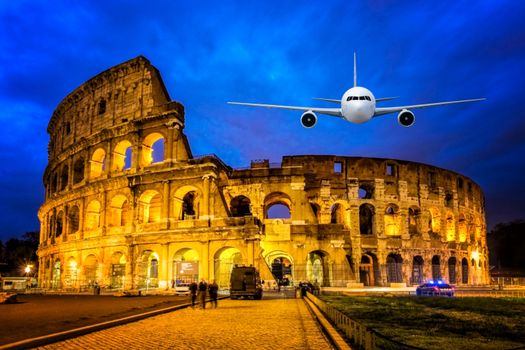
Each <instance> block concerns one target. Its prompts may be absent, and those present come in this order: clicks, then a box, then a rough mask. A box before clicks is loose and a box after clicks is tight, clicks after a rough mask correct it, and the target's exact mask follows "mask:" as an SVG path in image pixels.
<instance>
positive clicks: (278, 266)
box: [271, 256, 293, 286]
mask: <svg viewBox="0 0 525 350" xmlns="http://www.w3.org/2000/svg"><path fill="white" fill-rule="evenodd" d="M271 267H272V275H273V277H274V278H275V280H276V281H277V284H278V285H280V286H288V285H290V284H291V283H292V281H293V273H292V261H291V260H290V258H289V257H288V256H279V257H276V258H274V259H273V260H272V263H271Z"/></svg>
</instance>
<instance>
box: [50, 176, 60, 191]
mask: <svg viewBox="0 0 525 350" xmlns="http://www.w3.org/2000/svg"><path fill="white" fill-rule="evenodd" d="M57 189H58V176H57V174H53V175H51V176H50V178H49V193H50V194H52V193H55V192H56V191H57Z"/></svg>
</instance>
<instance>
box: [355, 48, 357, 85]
mask: <svg viewBox="0 0 525 350" xmlns="http://www.w3.org/2000/svg"><path fill="white" fill-rule="evenodd" d="M356 86H357V68H356V58H355V51H354V87H356Z"/></svg>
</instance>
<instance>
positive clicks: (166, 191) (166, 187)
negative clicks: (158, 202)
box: [160, 181, 170, 228]
mask: <svg viewBox="0 0 525 350" xmlns="http://www.w3.org/2000/svg"><path fill="white" fill-rule="evenodd" d="M169 197H170V183H169V181H162V208H161V212H160V221H161V222H166V228H168V223H169V213H170V201H169Z"/></svg>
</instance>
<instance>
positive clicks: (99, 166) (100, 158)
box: [89, 148, 106, 179]
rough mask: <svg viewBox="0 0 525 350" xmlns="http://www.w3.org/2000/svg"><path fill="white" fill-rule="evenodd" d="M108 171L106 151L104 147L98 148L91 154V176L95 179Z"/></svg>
mask: <svg viewBox="0 0 525 350" xmlns="http://www.w3.org/2000/svg"><path fill="white" fill-rule="evenodd" d="M105 171H106V151H105V150H104V149H103V148H97V149H96V150H95V152H93V155H92V156H91V161H90V164H89V178H90V179H95V178H97V177H99V176H101V175H102V174H104V172H105Z"/></svg>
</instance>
